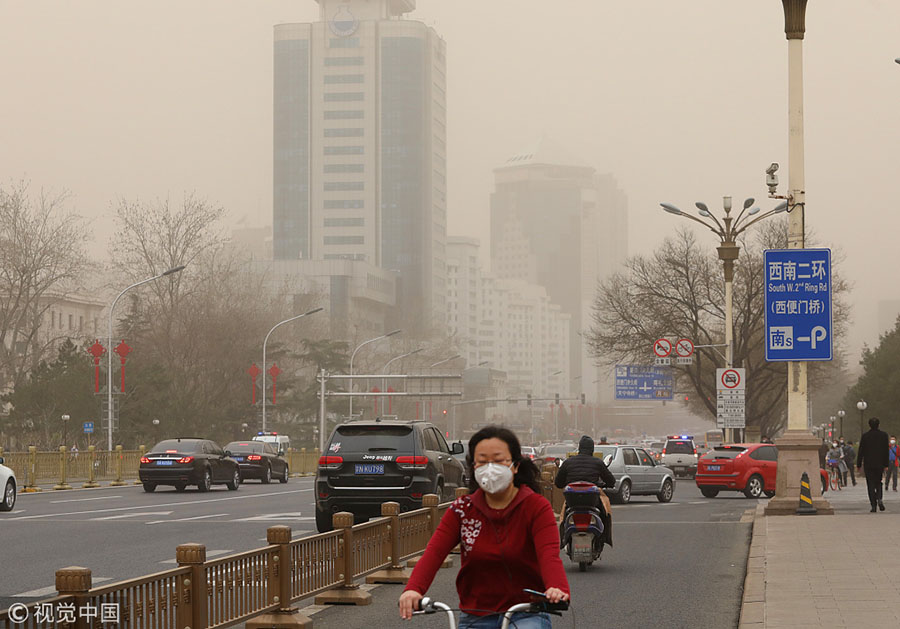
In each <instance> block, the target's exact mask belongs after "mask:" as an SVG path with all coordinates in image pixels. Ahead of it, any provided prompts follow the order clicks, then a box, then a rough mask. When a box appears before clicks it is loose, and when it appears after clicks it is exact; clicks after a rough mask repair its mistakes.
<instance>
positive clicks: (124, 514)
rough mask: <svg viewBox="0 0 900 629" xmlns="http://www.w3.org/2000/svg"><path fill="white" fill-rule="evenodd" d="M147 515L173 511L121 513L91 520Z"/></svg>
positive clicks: (166, 513)
mask: <svg viewBox="0 0 900 629" xmlns="http://www.w3.org/2000/svg"><path fill="white" fill-rule="evenodd" d="M145 515H172V512H171V511H141V512H140V513H121V514H119V515H108V516H106V517H102V518H91V522H96V521H97V520H123V519H125V518H141V517H144V516H145Z"/></svg>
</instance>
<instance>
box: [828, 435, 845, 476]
mask: <svg viewBox="0 0 900 629" xmlns="http://www.w3.org/2000/svg"><path fill="white" fill-rule="evenodd" d="M825 461H826V463H827V464H828V469H829V471H830V473H832V474H837V486H838V487H842V486H843V484H844V474H846V473H847V469H848V468H847V464H846V463H845V462H844V449H843V448H842V447H841V446H840V444H839V443H838V442H837V441H835V442H834V443H832V444H831V450H829V451H828V454H826V455H825Z"/></svg>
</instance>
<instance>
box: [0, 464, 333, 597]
mask: <svg viewBox="0 0 900 629" xmlns="http://www.w3.org/2000/svg"><path fill="white" fill-rule="evenodd" d="M312 485H313V478H312V477H304V478H292V479H291V480H290V482H289V483H287V484H285V485H282V484H280V483H277V482H276V483H273V484H270V485H262V484H260V483H259V481H252V480H251V481H247V482H246V483H244V484H242V485H241V486H240V487H239V489H238V490H237V491H228V490H227V489H226V488H225V486H224V485H214V486H213V489H212V491H210V492H208V493H200V492H198V491H197V490H196V488H188V489H187V490H186V491H185V492H184V493H176V492H175V491H174V489H172V488H169V487H160V488H159V489H157V490H156V492H155V493H152V494H148V493H145V492H144V491H143V489H142V488H141V487H140V486H134V485H129V486H126V487H104V488H102V489H91V490H78V491H44V492H40V493H35V494H20V495H19V498H18V502H17V503H16V507H15V510H14V511H12V512H11V513H0V609H5V608H7V607H9V605H10V604H12V603H15V602H20V603H28V602H31V601H34V600H40V599H41V598H46V597H49V596H53V595H55V593H56V589H55V587H53V585H54V581H55V571H56V570H57V569H59V568H65V567H68V566H82V567H87V568H90V569H91V571H92V575H93V582H94V585H95V586H96V585H100V584H103V583H111V582H113V581H121V580H124V579H131V578H135V577H140V576H143V575H147V574H152V573H154V572H160V571H162V570H167V569H169V568H174V567H175V565H176V564H175V547H176V546H178V545H179V544H184V543H188V542H196V543H201V544H205V545H206V549H207V557H208V558H213V557H218V556H222V555H226V554H231V553H235V552H241V551H245V550H251V549H253V548H262V547H264V546H265V545H266V544H265V539H266V529H267V528H268V527H269V526H274V525H276V524H286V525H288V526H290V527H291V529H292V530H293V531H294V535H295V536H302V535H308V534H310V533H312V532H314V531H315V513H314V511H313V508H314V507H313V493H312ZM12 567H14V568H12Z"/></svg>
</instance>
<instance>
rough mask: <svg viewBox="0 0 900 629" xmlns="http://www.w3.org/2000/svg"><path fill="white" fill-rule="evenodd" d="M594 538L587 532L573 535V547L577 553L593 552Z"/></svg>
mask: <svg viewBox="0 0 900 629" xmlns="http://www.w3.org/2000/svg"><path fill="white" fill-rule="evenodd" d="M593 542H594V538H593V536H592V535H588V534H587V533H579V534H577V535H573V536H572V548H573V550H574V551H575V552H576V553H583V552H588V553H589V552H591V550H592V547H593Z"/></svg>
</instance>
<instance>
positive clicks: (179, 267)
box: [163, 264, 184, 275]
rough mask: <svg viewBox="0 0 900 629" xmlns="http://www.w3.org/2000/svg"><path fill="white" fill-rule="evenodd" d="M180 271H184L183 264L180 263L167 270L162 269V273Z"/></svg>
mask: <svg viewBox="0 0 900 629" xmlns="http://www.w3.org/2000/svg"><path fill="white" fill-rule="evenodd" d="M181 271H184V265H183V264H182V265H180V266H175V267H172V268H171V269H169V270H168V271H163V275H172V274H173V273H180V272H181Z"/></svg>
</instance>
